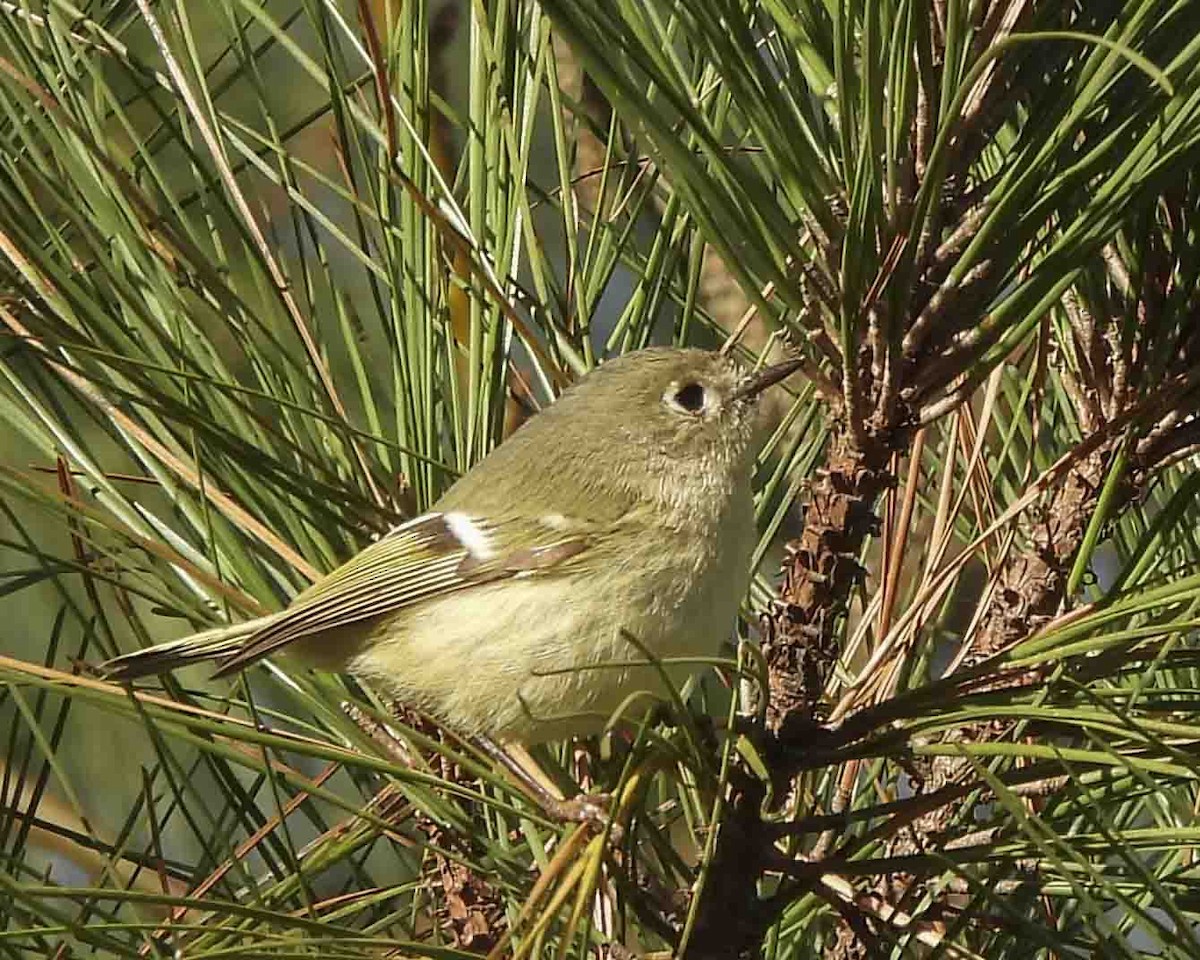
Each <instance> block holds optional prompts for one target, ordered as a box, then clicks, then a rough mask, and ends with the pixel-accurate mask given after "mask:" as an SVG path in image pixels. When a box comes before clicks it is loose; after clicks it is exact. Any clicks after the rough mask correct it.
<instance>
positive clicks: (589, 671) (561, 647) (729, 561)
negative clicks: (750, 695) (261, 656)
mask: <svg viewBox="0 0 1200 960" xmlns="http://www.w3.org/2000/svg"><path fill="white" fill-rule="evenodd" d="M721 546H722V549H720V550H719V551H716V550H708V551H701V550H697V549H695V548H694V546H693V547H692V549H691V550H690V551H689V549H688V548H687V547H685V548H684V549H683V552H684V554H685V556H686V561H685V562H683V563H680V562H679V559H680V555H679V551H678V550H675V551H672V550H671V549H670V545H668V544H665V543H659V544H642V545H641V550H643V551H645V550H656V551H658V555H659V556H662V557H666V558H671V559H670V560H669V562H665V563H663V564H662V566H661V567H660V568H659V569H658V570H656V571H654V573H653V575H651V576H632V577H631V576H630V575H629V574H628V568H626V569H625V570H622V569H621V568H620V567H619V566H617V567H613V568H611V569H607V570H602V571H601V572H596V571H595V570H592V571H591V572H589V573H587V574H583V573H579V574H577V575H576V576H572V577H562V576H548V577H531V578H529V579H524V580H521V579H514V580H505V581H500V582H496V583H493V584H488V585H483V586H474V587H471V588H468V589H466V590H463V591H460V592H458V593H454V594H450V595H448V596H445V597H441V598H438V599H436V600H432V601H428V602H426V603H422V604H419V605H417V606H414V607H411V608H408V609H406V610H404V611H402V612H400V613H399V614H397V615H395V616H394V617H392V618H391V619H389V620H383V621H378V622H376V623H374V624H373V625H372V626H371V627H370V628H369V632H368V631H364V630H362V628H361V627H360V628H359V629H357V630H352V629H347V630H346V631H343V632H342V635H341V636H340V637H339V636H330V635H326V636H323V637H314V638H312V639H311V640H309V641H306V642H305V643H304V644H303V646H304V647H305V648H307V649H306V650H298V651H297V652H298V653H301V654H304V653H308V654H309V657H308V659H310V660H314V661H318V662H319V661H325V660H329V661H331V662H336V661H338V660H340V659H341V658H343V657H346V656H347V654H348V655H349V656H348V658H347V659H346V661H345V669H348V670H349V671H350V672H351V673H354V674H356V675H358V676H361V677H363V678H364V679H366V680H368V681H370V682H372V683H374V684H376V685H378V686H379V687H380V688H381V689H383V690H385V691H386V692H388V693H390V694H391V695H392V696H394V697H396V699H398V700H399V701H401V702H403V703H406V704H408V705H411V706H414V707H417V708H419V709H422V710H424V711H427V712H428V713H430V714H432V715H434V716H436V717H438V718H439V719H440V720H442V721H443V722H445V723H446V724H447V725H449V726H450V727H452V728H453V729H455V730H456V731H458V732H460V733H463V734H467V735H475V734H485V735H488V736H491V737H494V738H497V739H502V740H518V741H522V742H526V743H529V742H537V741H542V740H549V739H560V738H564V737H568V736H574V735H582V734H588V733H593V732H597V731H599V730H601V729H603V728H604V726H605V724H606V723H607V722H609V721H610V719H612V717H613V715H614V713H615V712H616V711H618V710H619V709H621V708H624V709H621V713H622V714H623V715H624V714H627V715H628V718H629V719H631V720H636V719H637V718H639V717H640V716H642V715H643V714H644V713H645V711H646V709H647V708H648V707H649V706H650V705H652V704H653V703H655V702H657V701H658V700H662V699H665V698H668V697H670V696H671V693H672V688H674V689H676V690H677V689H678V687H679V686H680V685H681V684H682V682H683V680H684V679H685V678H686V677H687V676H688V675H689V674H690V673H692V672H695V671H696V670H697V669H699V668H700V665H697V664H663V663H661V662H659V663H658V664H657V665H655V664H654V663H652V662H651V660H650V659H649V658H662V659H668V660H669V659H672V658H688V657H710V656H713V655H714V654H715V653H717V651H718V650H719V648H720V645H721V643H722V641H723V640H725V639H727V638H728V637H729V636H730V635H731V633H732V630H733V626H734V621H735V617H736V614H737V608H738V604H739V603H740V601H741V599H742V596H743V595H744V593H745V589H746V580H747V577H748V572H747V565H748V559H749V558H748V554H749V550H750V544H749V543H725V544H722V545H721ZM689 553H690V555H689ZM646 559H647V558H646V556H645V555H643V556H641V557H640V558H638V560H637V562H638V563H639V566H638V567H637V569H639V570H641V569H644V564H645V562H646ZM650 584H654V585H655V588H654V589H651V588H650V586H649V585H650ZM648 655H649V658H648Z"/></svg>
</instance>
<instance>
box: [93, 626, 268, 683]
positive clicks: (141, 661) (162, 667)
mask: <svg viewBox="0 0 1200 960" xmlns="http://www.w3.org/2000/svg"><path fill="white" fill-rule="evenodd" d="M276 616H277V614H270V615H268V616H265V617H258V618H257V619H255V620H247V621H246V622H245V623H235V624H229V625H226V626H223V627H213V628H212V629H211V630H203V631H201V632H200V633H193V634H192V635H191V636H188V637H181V638H180V639H178V640H168V641H167V642H166V643H159V644H156V645H155V646H153V647H147V648H146V649H145V650H136V651H134V652H133V653H126V654H122V655H121V656H119V657H113V659H111V660H106V661H105V662H104V663H102V664H100V665H99V666H98V667H97V668H96V669H97V672H98V673H99V674H100V676H102V677H104V679H106V680H118V681H122V680H135V679H137V678H138V677H149V676H154V675H155V674H160V673H169V672H170V671H172V670H174V669H175V668H176V667H182V666H186V665H187V664H190V663H202V662H203V661H205V660H222V659H224V658H226V657H230V656H232V655H233V654H235V653H237V652H238V651H239V650H241V649H242V647H243V645H244V644H245V643H246V640H247V639H248V638H249V637H251V636H253V635H254V634H255V633H257V632H258V631H259V630H261V629H262V628H263V627H265V626H268V625H269V624H270V623H271V622H272V621H273V620H274V619H275V617H276Z"/></svg>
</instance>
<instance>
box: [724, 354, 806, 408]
mask: <svg viewBox="0 0 1200 960" xmlns="http://www.w3.org/2000/svg"><path fill="white" fill-rule="evenodd" d="M802 363H803V361H802V360H784V361H783V363H776V364H772V365H771V366H769V367H763V368H762V369H761V370H759V371H758V373H756V374H754V375H752V376H750V377H748V378H747V379H745V380H743V381H742V383H741V384H740V385H739V386H738V388H737V389H736V390H735V391H734V392H733V396H734V399H735V400H751V399H753V398H754V397H757V396H758V395H759V394H760V393H762V392H763V391H764V390H766V389H767V387H773V386H774V385H775V384H777V383H779V381H780V380H786V379H787V378H788V377H790V376H791V375H792V374H793V373H795V372H796V371H797V370H799V369H800V366H801V364H802Z"/></svg>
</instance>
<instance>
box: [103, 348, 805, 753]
mask: <svg viewBox="0 0 1200 960" xmlns="http://www.w3.org/2000/svg"><path fill="white" fill-rule="evenodd" d="M797 367H798V362H796V361H790V362H785V363H781V364H778V365H776V366H772V367H767V368H765V369H763V370H761V371H759V372H758V373H757V374H754V375H751V374H748V373H747V372H745V371H744V370H742V369H741V368H740V367H739V366H738V365H737V364H736V363H735V362H734V361H732V360H731V359H730V358H728V357H726V356H724V355H721V354H718V353H711V352H708V351H704V350H697V349H676V348H661V347H656V348H650V349H646V350H639V351H636V352H633V353H629V354H626V355H624V356H621V357H618V358H616V359H613V360H610V361H608V362H606V363H604V364H602V365H600V366H599V367H598V368H597V369H596V370H594V371H592V372H591V373H589V374H588V375H587V376H585V377H583V378H582V379H581V380H579V382H578V383H576V384H575V385H573V386H572V387H570V388H568V389H567V390H566V391H564V393H563V394H562V396H561V397H560V398H559V399H558V400H557V401H556V402H554V403H553V404H551V405H550V406H549V407H547V408H546V409H545V410H544V411H542V412H541V413H539V414H537V415H536V416H534V417H533V418H531V419H530V420H529V421H528V422H527V423H525V424H524V425H523V426H522V427H521V428H520V429H518V430H517V431H516V432H515V433H514V434H513V435H512V436H511V437H510V438H509V439H508V440H506V441H505V442H504V443H503V444H501V445H500V446H499V447H497V448H496V449H495V450H494V451H492V452H491V453H490V454H489V455H488V456H487V457H485V458H484V459H483V460H482V461H480V463H478V464H477V465H476V466H475V467H474V468H473V469H472V470H470V471H469V472H468V473H467V474H465V475H464V476H463V477H462V478H460V479H459V480H458V481H457V482H456V483H455V484H454V485H453V486H452V487H451V488H450V489H449V490H448V491H447V492H446V494H445V495H444V496H443V497H442V498H441V499H440V500H439V501H438V502H437V504H436V505H435V506H434V508H433V509H432V510H431V511H430V512H428V513H425V514H422V515H420V516H418V517H414V518H413V519H411V520H409V521H407V522H405V523H402V524H400V525H399V526H397V527H395V528H393V529H392V530H391V531H389V532H388V533H387V534H385V535H384V536H383V537H381V538H380V539H379V540H377V541H375V542H374V543H372V544H371V545H369V546H368V547H366V549H364V550H363V551H362V552H361V553H359V554H358V555H356V556H354V557H353V558H351V559H350V560H348V561H347V562H346V563H344V564H343V565H342V566H340V567H338V568H337V569H336V570H334V571H333V572H332V573H330V574H328V575H327V576H326V577H324V578H323V579H322V580H320V581H318V582H317V583H314V584H313V585H312V586H311V587H309V588H308V589H307V590H305V591H303V592H302V593H300V594H299V595H298V596H297V597H296V598H295V600H294V601H293V602H292V604H291V605H290V606H288V607H287V608H286V609H284V610H283V611H281V612H279V613H274V614H269V615H267V616H264V617H259V618H258V619H255V620H250V621H248V622H245V623H241V624H236V625H233V626H225V627H219V628H216V629H214V630H206V631H204V632H202V633H198V634H194V635H192V636H189V637H185V638H183V639H180V640H174V641H170V642H167V643H163V644H159V645H158V646H154V647H150V648H148V649H145V650H141V651H138V652H135V653H129V654H125V655H124V656H120V657H117V658H115V659H113V660H109V661H107V662H106V663H104V664H102V665H101V666H100V668H99V670H100V673H101V674H102V675H103V676H106V677H108V678H111V679H114V680H122V681H124V680H130V679H133V678H135V677H140V676H145V675H149V674H159V673H164V672H167V671H169V670H172V669H174V668H175V667H178V666H181V665H184V664H188V663H193V662H197V661H204V660H215V661H217V662H218V663H219V669H218V670H217V675H226V674H230V673H233V672H235V671H238V670H241V669H242V668H244V667H247V666H249V665H250V664H253V663H255V662H256V661H258V660H259V659H261V658H263V657H266V656H268V655H271V654H275V653H277V652H281V651H284V650H285V649H286V650H287V652H288V653H290V654H295V655H296V656H297V657H298V658H299V660H300V661H301V662H303V663H306V664H308V665H311V666H315V667H318V668H322V669H327V670H337V671H341V670H344V671H347V672H349V673H351V674H353V675H355V676H358V677H361V678H363V679H365V680H367V681H369V682H371V683H373V684H376V685H377V686H378V687H379V688H380V689H381V690H383V691H384V692H386V693H388V694H389V695H391V696H393V697H395V698H396V699H397V700H398V701H400V702H401V703H403V704H405V705H406V706H410V707H413V708H416V709H418V710H421V711H424V712H425V713H427V714H429V715H431V716H433V717H435V718H437V719H438V720H439V721H441V722H442V723H444V724H445V725H446V726H447V727H448V728H450V729H451V730H453V731H455V732H456V733H458V734H460V735H463V736H466V737H472V738H479V739H483V740H490V741H491V742H492V743H496V742H498V741H499V742H505V741H515V742H517V743H522V744H531V743H537V742H540V741H545V740H550V739H563V738H566V737H570V736H574V735H586V734H590V733H593V732H597V731H599V730H601V729H603V727H604V726H605V724H606V723H607V722H608V721H609V720H610V715H611V714H612V713H613V711H615V710H616V709H617V708H618V707H619V706H620V705H621V704H622V703H624V702H626V700H627V699H628V698H629V696H630V695H631V694H633V693H635V692H637V691H643V690H644V691H646V692H648V693H649V694H651V696H652V697H657V698H662V697H664V696H666V695H668V693H669V692H668V691H666V690H664V688H663V684H664V679H663V677H664V671H665V674H666V675H667V676H668V677H669V678H670V680H671V682H672V683H678V682H680V681H681V680H682V679H683V678H684V677H685V676H686V675H687V674H688V673H689V672H691V671H693V670H694V669H695V665H694V664H692V665H687V664H673V665H672V664H668V665H667V666H665V667H664V666H663V665H662V664H655V663H653V662H652V661H653V660H659V659H661V660H667V661H670V660H673V659H686V658H689V657H692V658H694V657H707V656H712V655H714V654H715V653H716V652H717V650H718V649H719V647H720V644H721V642H722V640H724V639H725V638H727V637H728V636H729V635H730V633H731V629H732V627H733V624H734V620H735V617H736V615H737V610H738V606H739V604H740V602H741V600H742V598H743V596H744V595H745V592H746V588H747V586H748V581H749V576H750V569H749V566H750V557H751V553H752V550H753V548H754V543H755V539H756V533H755V523H754V510H753V503H752V499H751V474H752V472H753V466H754V458H755V453H756V445H755V443H754V434H755V429H754V428H755V419H756V417H755V413H756V408H757V406H758V403H757V400H758V396H759V394H760V393H761V392H762V391H763V390H764V389H765V388H766V387H768V386H770V385H771V384H774V383H777V382H778V381H780V380H782V379H783V378H784V377H786V376H788V375H790V374H791V373H792V372H794V371H795V370H796V369H797ZM648 658H649V659H648Z"/></svg>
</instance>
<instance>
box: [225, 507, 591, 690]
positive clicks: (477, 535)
mask: <svg viewBox="0 0 1200 960" xmlns="http://www.w3.org/2000/svg"><path fill="white" fill-rule="evenodd" d="M594 532H595V531H594V530H593V529H592V528H591V527H590V525H588V524H586V523H583V522H572V521H570V520H568V519H566V518H564V517H561V516H558V515H554V516H550V517H547V518H545V519H542V520H525V519H505V520H501V521H497V522H487V523H485V522H483V521H480V520H478V519H475V518H473V517H470V516H469V515H467V514H465V513H459V512H445V513H426V514H423V515H421V516H419V517H416V518H415V519H413V520H410V521H408V522H407V523H404V524H401V525H400V526H398V527H396V528H394V529H393V530H391V531H390V532H389V533H387V534H386V535H385V536H383V537H381V538H380V539H379V540H377V541H376V542H375V543H373V544H371V545H370V546H369V547H367V548H366V549H365V550H363V551H362V552H361V553H359V554H358V555H356V556H354V557H352V558H351V559H350V560H348V561H346V563H344V564H343V565H342V566H340V567H338V568H337V569H336V570H334V571H333V572H332V573H330V574H329V575H328V576H326V577H324V578H323V579H321V580H319V581H317V582H316V583H315V584H313V585H312V586H311V587H309V588H308V589H307V590H305V591H304V592H303V593H301V594H300V595H299V596H298V597H296V599H295V600H294V601H293V602H292V605H291V606H290V607H288V608H287V609H286V610H284V611H283V612H282V613H281V614H279V616H278V617H275V618H273V619H272V620H271V622H270V623H269V624H267V625H266V626H264V627H263V628H262V629H260V630H258V631H256V632H255V633H254V634H252V635H251V636H250V637H249V638H248V639H247V640H246V641H245V643H244V644H243V645H242V647H241V648H240V649H239V650H238V651H237V652H236V653H234V654H232V655H231V656H229V657H226V658H225V659H224V660H222V661H221V667H220V669H219V670H218V671H217V673H216V675H217V676H223V675H225V674H228V673H232V672H234V671H236V670H239V669H241V668H242V667H245V666H247V665H249V664H251V663H253V662H255V661H256V660H259V659H261V658H262V657H265V656H267V655H268V654H270V653H273V652H274V651H275V650H278V649H279V648H280V647H282V646H285V645H286V644H288V643H291V642H292V641H293V640H299V639H300V638H302V637H309V636H313V635H314V634H318V633H321V632H323V631H325V630H330V629H333V628H336V627H344V626H346V625H347V624H351V623H356V622H359V621H363V620H368V619H371V618H372V617H378V616H382V615H384V614H388V613H394V612H395V611H397V610H400V609H402V608H403V607H407V606H409V605H411V604H414V603H418V602H420V601H422V600H428V599H430V598H432V597H437V596H441V595H443V594H447V593H450V592H453V591H455V590H462V589H465V588H467V587H471V586H475V585H477V584H480V583H488V582H491V581H493V580H502V579H505V578H508V577H516V576H534V575H541V574H545V573H548V572H551V571H553V570H555V569H556V568H560V567H562V565H563V564H565V563H566V562H567V561H569V560H571V559H572V558H573V557H576V556H578V555H580V554H582V553H584V552H585V551H586V550H587V549H588V546H589V545H590V543H591V539H592V534H593V533H594Z"/></svg>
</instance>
